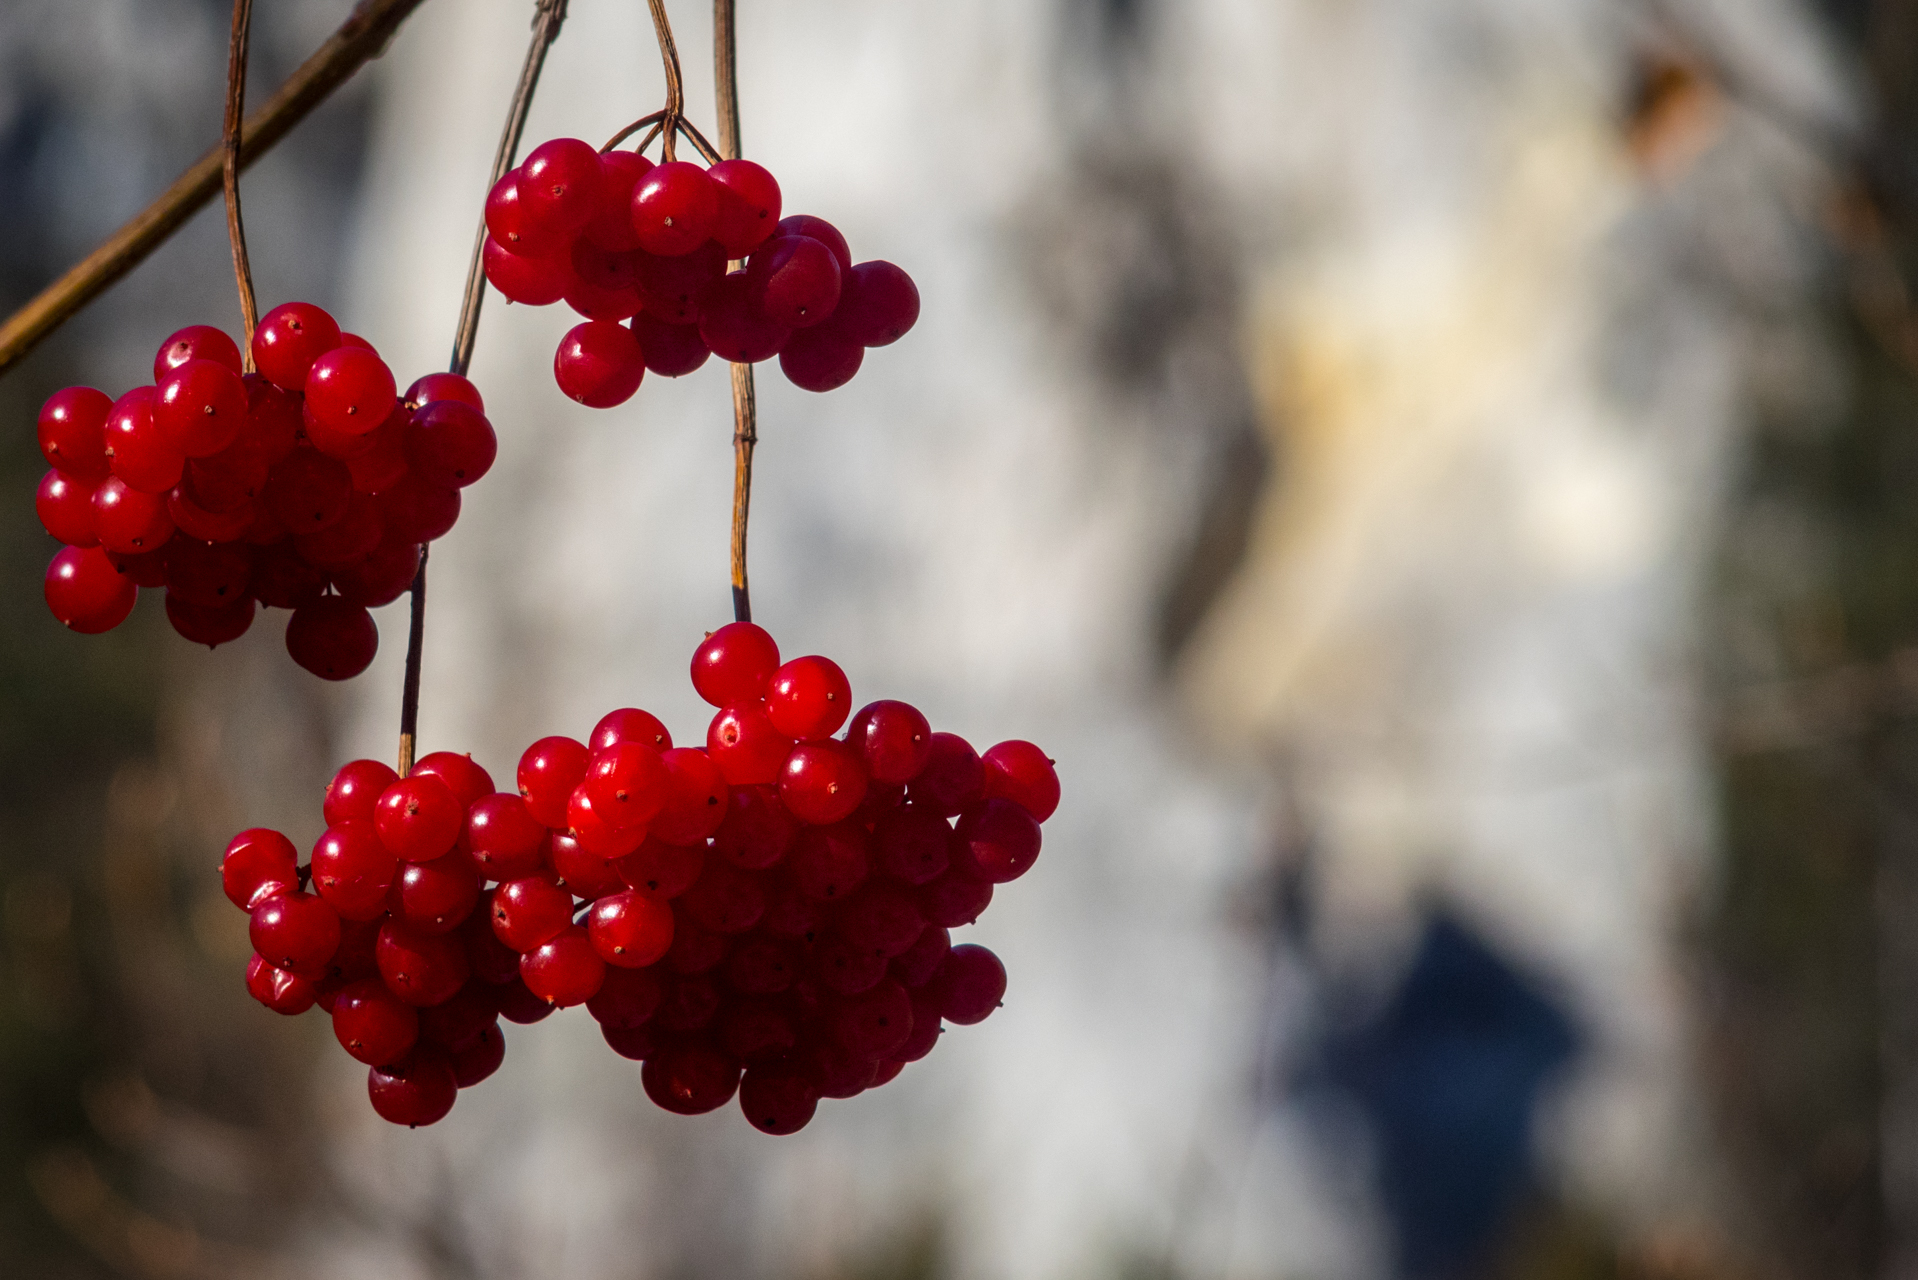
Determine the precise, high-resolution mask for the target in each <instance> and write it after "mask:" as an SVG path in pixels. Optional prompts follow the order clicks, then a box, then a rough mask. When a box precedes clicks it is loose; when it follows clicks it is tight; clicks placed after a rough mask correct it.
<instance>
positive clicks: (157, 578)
mask: <svg viewBox="0 0 1918 1280" xmlns="http://www.w3.org/2000/svg"><path fill="white" fill-rule="evenodd" d="M107 559H108V560H109V561H111V562H112V564H113V566H114V568H116V569H118V570H119V571H120V572H121V574H123V575H124V576H125V577H126V579H127V580H128V581H129V582H131V583H132V584H133V585H134V586H136V587H164V586H165V585H166V548H165V547H161V548H160V549H159V550H158V551H140V552H136V553H134V554H133V555H128V554H127V553H125V552H124V551H109V552H107Z"/></svg>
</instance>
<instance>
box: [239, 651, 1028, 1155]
mask: <svg viewBox="0 0 1918 1280" xmlns="http://www.w3.org/2000/svg"><path fill="white" fill-rule="evenodd" d="M692 675H693V685H694V687H695V688H696V689H697V690H698V692H699V693H700V695H701V696H702V697H704V698H705V699H706V700H707V701H708V702H710V703H712V704H713V705H714V706H717V707H719V708H720V710H719V713H718V714H717V715H715V716H714V717H713V720H712V723H711V725H710V727H709V728H708V730H707V734H706V745H705V747H704V748H700V747H674V746H673V745H672V739H671V737H670V736H669V735H668V733H667V731H666V728H665V726H664V725H662V724H661V723H660V722H659V721H658V720H657V719H655V718H654V717H653V716H652V715H650V714H648V713H647V712H644V711H639V710H632V709H627V710H621V711H615V712H613V713H611V714H610V715H608V716H606V717H605V718H604V719H602V720H601V721H600V722H599V724H598V725H596V726H595V727H594V729H593V732H592V734H591V736H590V737H589V739H588V740H587V741H586V742H584V743H582V742H578V741H575V740H574V739H571V738H565V737H553V738H544V739H542V740H540V741H539V742H536V743H534V744H533V745H532V746H531V747H530V748H528V749H527V751H526V753H525V754H524V755H523V756H522V757H521V758H520V762H519V770H518V783H519V791H518V794H512V793H504V792H501V793H496V792H495V791H494V790H493V782H492V779H491V778H490V777H488V776H487V773H486V771H485V770H484V769H482V768H480V767H479V766H478V765H477V764H475V763H473V761H472V759H471V758H470V757H467V756H459V755H453V754H451V753H444V752H443V753H438V754H435V755H430V756H427V757H426V758H425V759H423V760H421V761H419V762H418V764H417V765H415V767H414V769H413V771H412V773H411V775H410V776H408V777H406V778H400V777H398V776H397V775H396V774H395V773H394V771H393V770H391V769H389V768H387V767H386V766H385V765H383V764H379V763H376V762H374V761H370V760H359V761H355V762H353V763H352V764H349V765H347V766H346V767H345V768H343V769H341V770H340V772H339V774H338V775H337V776H336V777H335V778H334V779H333V782H332V784H331V785H330V786H329V787H328V789H327V795H326V803H325V818H326V822H327V829H326V832H325V834H324V835H322V836H321V837H320V839H319V842H318V843H317V844H315V845H314V847H313V856H312V861H311V863H310V864H309V865H308V866H306V867H300V866H298V865H297V855H296V853H295V851H294V847H293V845H292V843H291V842H289V841H288V840H287V838H286V837H285V836H283V835H281V834H279V833H278V832H275V831H268V830H264V829H255V830H251V831H246V832H242V833H241V834H240V835H239V836H237V837H236V838H235V839H234V841H233V843H232V844H231V845H230V846H228V848H227V852H226V857H225V861H224V863H223V864H222V867H221V874H222V877H223V879H224V882H225V888H226V893H227V896H228V897H229V898H231V899H232V900H233V902H234V903H235V905H237V906H239V907H241V908H242V909H244V910H246V911H248V912H249V913H250V914H251V921H252V923H251V932H252V939H253V945H254V948H255V951H256V952H257V954H256V955H255V956H254V957H253V960H252V962H251V966H250V967H249V969H248V971H247V986H248V988H249V990H251V991H252V993H253V994H254V996H255V997H257V998H258V999H259V1000H260V1001H261V1002H262V1003H263V1004H265V1005H267V1006H268V1007H269V1008H271V1009H274V1010H275V1011H277V1012H280V1013H284V1014H297V1013H301V1012H304V1011H305V1010H307V1009H308V1008H311V1007H312V1006H313V1005H314V1004H316V1003H317V1004H319V1005H320V1006H321V1007H322V1008H324V1009H326V1010H327V1011H328V1012H329V1013H330V1014H331V1015H332V1019H333V1029H334V1032H335V1034H336V1035H337V1036H338V1038H339V1041H340V1043H341V1044H342V1045H343V1046H345V1048H346V1050H347V1052H348V1053H350V1054H352V1055H353V1056H354V1057H355V1058H357V1059H359V1060H360V1061H362V1062H364V1063H366V1064H367V1065H368V1066H369V1068H370V1072H369V1075H368V1090H369V1092H370V1094H371V1096H372V1101H373V1107H374V1109H375V1110H376V1111H377V1112H378V1113H379V1114H380V1115H381V1116H383V1117H385V1118H386V1119H387V1120H390V1121H393V1122H394V1123H397V1124H409V1125H420V1124H431V1123H433V1122H434V1121H436V1120H438V1119H440V1118H441V1117H442V1116H444V1115H445V1114H446V1113H447V1112H448V1111H449V1110H450V1109H451V1108H452V1106H453V1102H454V1099H455V1097H456V1095H457V1092H458V1089H459V1088H460V1087H462V1086H466V1085H472V1084H476V1083H478V1082H479V1081H480V1080H483V1079H485V1078H486V1077H487V1076H488V1075H490V1074H492V1072H493V1071H495V1070H496V1069H497V1068H498V1067H499V1065H500V1062H501V1060H502V1058H503V1055H504V1053H505V1042H504V1040H503V1039H502V1037H501V1031H500V1025H499V1019H500V1018H502V1017H503V1018H505V1019H507V1020H508V1021H510V1022H519V1023H530V1022H536V1021H538V1020H539V1019H541V1018H543V1017H545V1016H547V1015H548V1014H549V1013H551V1012H552V1011H553V1010H554V1009H555V1008H562V1007H566V1006H571V1005H578V1004H584V1005H585V1006H586V1008H587V1011H588V1012H589V1013H590V1014H591V1015H592V1016H593V1017H594V1018H595V1019H597V1020H598V1022H599V1024H600V1027H601V1030H602V1033H603V1034H604V1036H605V1038H606V1041H607V1043H608V1044H610V1045H611V1046H612V1047H613V1049H614V1050H615V1051H617V1052H618V1053H620V1054H623V1055H624V1056H626V1057H628V1058H633V1059H638V1060H640V1061H642V1062H643V1063H644V1064H645V1065H644V1067H643V1069H642V1071H641V1080H642V1083H643V1085H644V1087H645V1090H646V1093H647V1095H648V1096H649V1097H651V1098H652V1099H653V1101H654V1102H656V1103H658V1104H659V1105H660V1106H661V1107H664V1108H666V1109H667V1110H669V1111H675V1112H680V1113H682V1114H695V1113H699V1112H704V1111H710V1110H712V1109H714V1108H716V1107H719V1106H721V1105H723V1104H724V1103H725V1102H726V1101H727V1100H728V1099H730V1098H731V1097H732V1096H733V1094H734V1093H735V1091H736V1092H737V1093H738V1094H739V1099H740V1105H741V1108H742V1109H743V1110H744V1111H745V1113H746V1116H747V1118H748V1119H749V1120H750V1121H751V1122H752V1123H753V1125H754V1126H756V1127H757V1128H759V1129H761V1130H763V1131H764V1132H767V1133H775V1134H779V1133H792V1132H794V1131H796V1130H798V1129H799V1128H801V1127H803V1126H804V1125H805V1124H806V1122H807V1121H808V1120H810V1119H811V1118H812V1115H813V1112H814V1109H815V1107H816V1106H817V1105H818V1101H819V1099H820V1098H849V1097H852V1096H853V1095H854V1094H857V1093H859V1092H861V1091H862V1090H864V1089H868V1088H872V1087H874V1086H876V1085H879V1084H883V1083H885V1082H886V1081H888V1080H890V1079H891V1078H892V1077H893V1076H894V1075H896V1074H897V1073H898V1072H899V1070H900V1069H901V1067H902V1066H903V1065H904V1064H905V1063H907V1062H912V1061H915V1060H917V1059H919V1058H921V1057H924V1056H925V1055H926V1054H927V1053H929V1052H931V1050H932V1047H933V1045H934V1043H935V1041H936V1040H937V1038H938V1035H939V1031H940V1024H941V1022H942V1021H945V1022H953V1023H959V1024H968V1023H974V1022H978V1021H980V1020H981V1019H983V1018H985V1017H986V1015H987V1014H989V1013H990V1012H991V1011H992V1010H993V1009H994V1008H995V1007H997V1005H998V1003H999V1000H1000V997H1001V996H1002V995H1003V994H1004V992H1005V985H1006V975H1005V970H1004V968H1003V967H1002V966H1001V965H1000V963H999V960H998V958H997V957H995V956H994V955H993V954H992V953H991V952H990V951H988V950H986V949H985V948H984V947H978V946H956V947H955V946H953V945H951V936H950V934H949V932H948V931H949V930H950V929H951V928H953V927H956V926H959V925H963V924H969V923H971V922H972V921H973V920H975V919H977V918H978V915H979V913H980V912H981V911H983V910H984V909H985V907H986V905H987V904H988V903H989V902H990V901H991V900H992V893H993V886H994V885H996V884H1002V883H1004V882H1006V881H1009V880H1012V879H1015V878H1016V877H1018V876H1020V875H1022V874H1024V872H1025V871H1026V870H1027V869H1028V868H1030V867H1031V866H1032V865H1033V862H1034V860H1035V859H1036V858H1037V857H1038V855H1039V843H1040V837H1039V823H1040V822H1042V821H1043V820H1045V819H1046V818H1047V817H1049V816H1051V814H1052V812H1053V810H1054V809H1055V808H1056V807H1057V805H1058V802H1059V781H1058V778H1057V776H1056V775H1055V774H1054V772H1053V769H1052V762H1051V761H1050V760H1048V759H1047V758H1046V756H1045V754H1044V753H1043V752H1041V751H1040V750H1039V749H1038V748H1037V747H1035V746H1033V745H1032V744H1031V743H1028V742H1018V741H1013V742H1002V743H1000V744H999V745H997V746H995V747H993V748H992V749H990V750H989V751H987V752H986V753H985V754H984V755H983V756H980V755H979V754H977V753H975V752H974V750H973V749H972V747H971V746H969V745H968V744H967V743H966V742H965V740H964V739H962V738H959V737H957V736H955V735H953V734H947V733H934V732H932V729H931V727H930V726H929V725H928V724H927V722H926V719H925V717H924V716H923V715H921V714H920V713H919V712H918V711H917V710H915V709H914V708H912V707H910V706H908V705H907V704H905V703H903V702H875V703H872V704H870V705H868V706H866V707H865V708H864V709H862V710H861V711H859V712H858V714H856V715H853V716H852V717H851V719H850V723H848V717H847V712H848V710H849V709H850V707H851V700H852V693H851V689H850V687H849V686H848V684H847V682H846V677H845V675H844V674H843V673H842V672H841V671H840V669H839V667H838V666H836V665H835V664H834V663H832V662H831V661H829V660H827V659H825V658H821V657H805V658H798V659H795V660H793V661H791V662H788V663H785V664H784V665H781V663H780V660H779V650H778V647H777V646H776V645H775V644H774V643H773V640H772V637H771V636H769V635H768V634H767V633H766V632H765V631H763V630H761V629H760V628H759V627H756V626H754V625H752V624H751V623H733V624H731V625H729V626H726V627H722V628H721V629H720V630H718V631H715V632H713V633H712V634H711V635H709V636H708V637H707V638H706V640H705V641H704V643H702V644H701V645H700V646H699V648H698V651H697V652H696V653H695V654H694V656H693V670H692ZM842 725H845V726H846V733H845V734H844V736H842V737H834V736H833V735H834V734H835V733H836V732H837V731H838V730H839V728H840V727H841V726H842ZM954 819H957V825H956V826H955V825H954V822H953V820H954ZM309 883H310V885H311V888H312V891H310V892H309V891H308V890H307V889H306V888H305V887H304V886H306V885H307V884H309ZM489 884H490V885H491V887H488V885H489Z"/></svg>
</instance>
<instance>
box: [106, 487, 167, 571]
mask: <svg viewBox="0 0 1918 1280" xmlns="http://www.w3.org/2000/svg"><path fill="white" fill-rule="evenodd" d="M93 529H94V533H95V535H96V536H98V538H99V539H100V545H101V546H103V547H105V548H106V549H107V550H108V551H119V552H123V553H126V554H128V555H133V554H138V553H139V552H142V551H156V550H158V549H159V548H160V547H162V546H164V545H165V544H166V540H167V539H168V538H170V537H172V536H173V517H172V516H171V515H169V514H168V513H167V502H166V498H165V497H163V496H162V495H160V494H153V493H141V492H140V491H139V490H138V489H134V488H130V487H129V486H128V485H127V484H126V483H125V482H123V481H122V480H121V479H120V477H118V476H108V477H107V478H106V479H104V480H102V481H101V482H100V484H99V487H98V488H96V489H95V490H94V491H93Z"/></svg>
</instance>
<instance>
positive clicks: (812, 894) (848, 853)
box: [786, 823, 869, 902]
mask: <svg viewBox="0 0 1918 1280" xmlns="http://www.w3.org/2000/svg"><path fill="white" fill-rule="evenodd" d="M868 866H869V864H868V861H867V857H866V833H865V832H864V831H863V830H861V829H860V828H858V827H855V826H853V825H851V824H850V823H840V824H838V825H836V826H829V827H827V826H818V827H807V828H806V829H805V830H803V831H801V832H800V833H799V835H798V837H797V838H796V839H795V840H794V841H793V847H792V852H790V853H788V854H787V855H786V867H787V869H788V870H789V871H790V872H791V873H792V878H793V883H794V884H795V885H796V886H797V887H798V889H799V891H800V892H801V893H803V894H805V895H806V896H807V897H808V898H811V899H812V900H813V901H815V902H832V901H836V900H838V899H843V898H849V897H851V896H852V893H853V890H855V889H857V888H858V887H859V886H860V885H861V884H863V883H864V882H865V879H866V872H867V870H868Z"/></svg>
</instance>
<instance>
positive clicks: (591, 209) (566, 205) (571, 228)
mask: <svg viewBox="0 0 1918 1280" xmlns="http://www.w3.org/2000/svg"><path fill="white" fill-rule="evenodd" d="M600 182H601V177H600V160H599V152H598V151H596V150H594V149H593V147H592V145H591V144H589V143H585V142H581V141H580V140H579V139H578V138H554V139H553V140H552V141H551V142H545V143H541V144H540V145H539V146H537V147H535V148H533V151H532V153H531V154H530V155H528V156H527V157H526V159H525V160H524V161H523V162H522V163H521V164H520V167H519V181H518V184H517V185H518V188H519V213H520V218H521V221H522V222H523V223H524V224H525V225H526V226H528V227H530V228H533V229H535V230H538V231H545V232H554V233H561V234H565V233H570V232H575V231H578V230H579V229H580V228H582V227H584V226H585V225H586V224H587V223H588V222H591V221H592V219H593V214H594V213H595V212H597V211H598V208H599V193H600Z"/></svg>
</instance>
